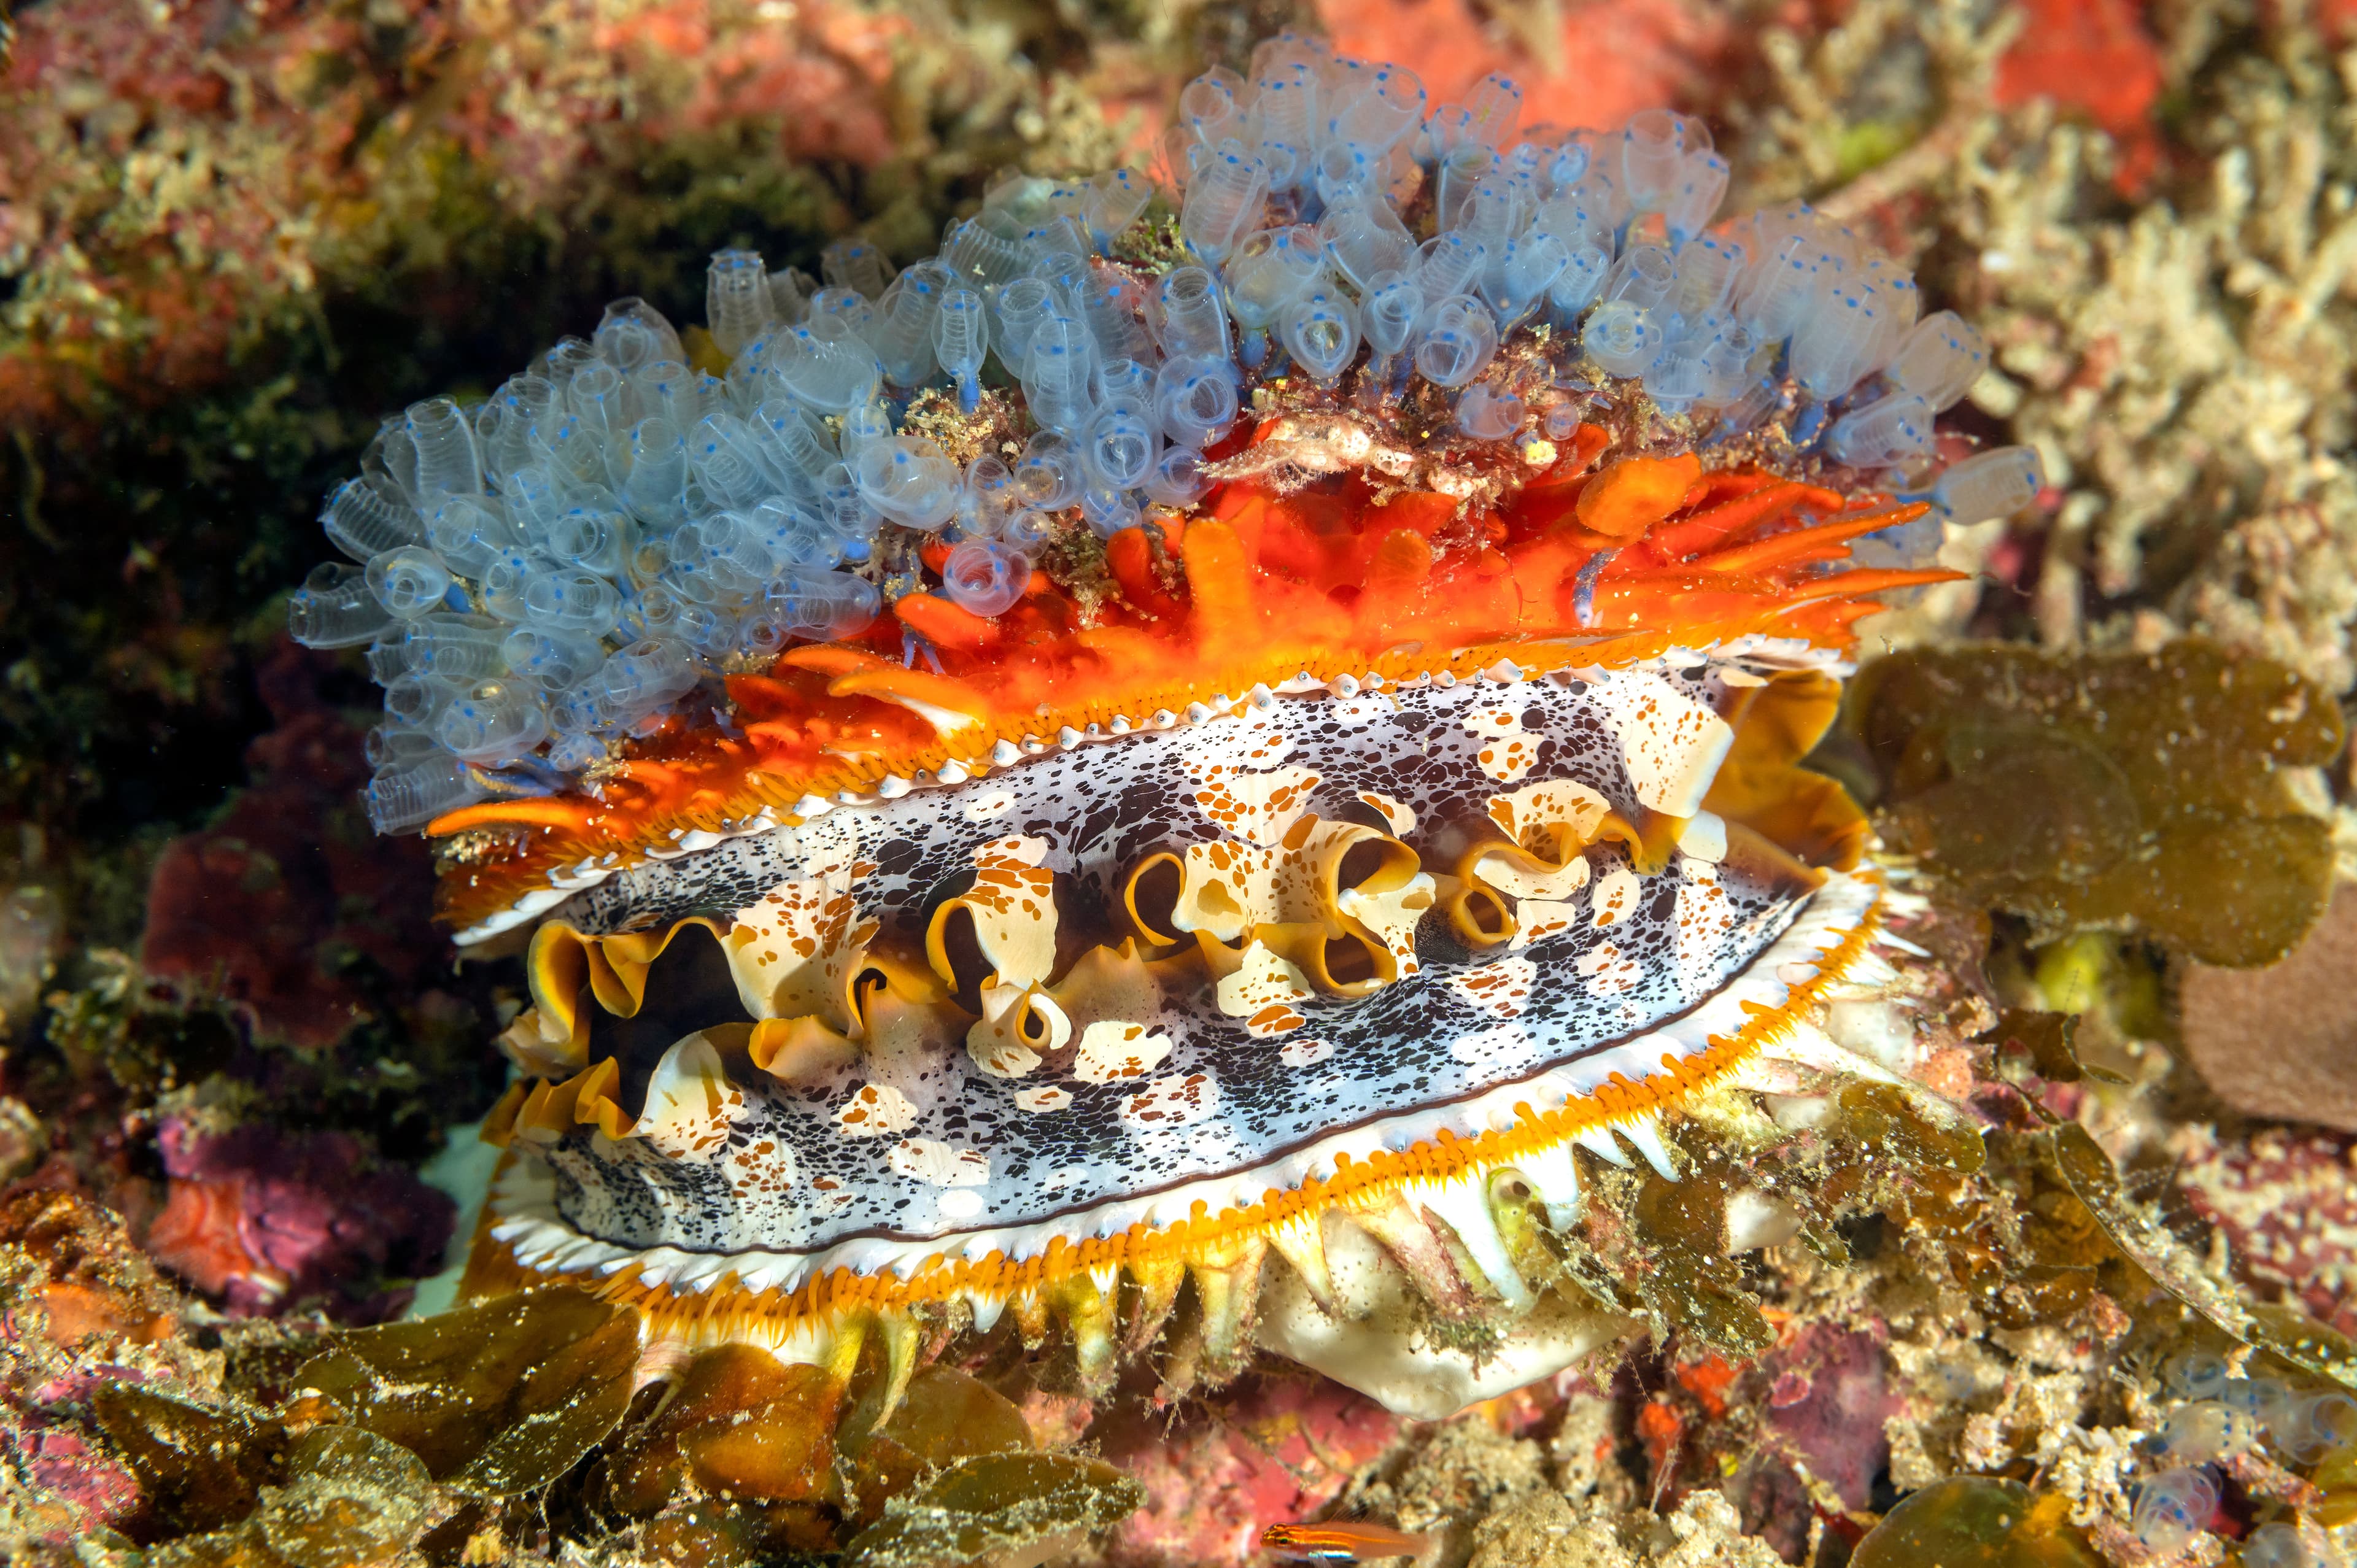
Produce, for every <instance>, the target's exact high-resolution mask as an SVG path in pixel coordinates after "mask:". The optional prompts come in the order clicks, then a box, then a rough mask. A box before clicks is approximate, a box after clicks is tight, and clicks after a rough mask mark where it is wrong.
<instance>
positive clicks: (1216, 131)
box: [1179, 66, 1245, 146]
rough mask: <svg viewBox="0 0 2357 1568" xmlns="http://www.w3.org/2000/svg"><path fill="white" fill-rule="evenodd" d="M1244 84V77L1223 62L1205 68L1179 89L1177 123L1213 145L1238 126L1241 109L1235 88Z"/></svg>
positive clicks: (1240, 120) (1240, 121)
mask: <svg viewBox="0 0 2357 1568" xmlns="http://www.w3.org/2000/svg"><path fill="white" fill-rule="evenodd" d="M1244 85H1245V83H1244V80H1243V77H1241V76H1238V75H1237V74H1236V73H1235V72H1234V71H1232V70H1228V69H1227V68H1226V67H1224V66H1215V67H1213V68H1212V69H1211V70H1207V71H1205V72H1204V73H1203V74H1202V75H1200V76H1199V77H1197V78H1195V79H1194V80H1193V81H1189V83H1188V84H1187V85H1186V86H1185V87H1183V88H1181V89H1179V122H1180V124H1184V125H1185V126H1186V127H1187V128H1188V129H1189V130H1190V131H1192V132H1194V134H1195V136H1196V139H1197V140H1199V141H1200V142H1202V143H1203V144H1204V145H1207V146H1211V145H1217V144H1218V143H1219V142H1220V140H1221V139H1222V138H1223V137H1225V136H1228V135H1231V134H1234V133H1235V132H1236V131H1237V130H1238V129H1239V128H1240V127H1241V123H1242V121H1243V107H1242V106H1241V105H1239V104H1238V103H1237V102H1236V92H1237V90H1238V89H1239V88H1242V87H1243V86H1244Z"/></svg>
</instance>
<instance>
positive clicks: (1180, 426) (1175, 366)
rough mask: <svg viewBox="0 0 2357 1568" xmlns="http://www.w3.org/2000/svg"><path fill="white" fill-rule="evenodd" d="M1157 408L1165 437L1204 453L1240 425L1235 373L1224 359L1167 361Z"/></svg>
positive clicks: (1157, 390) (1158, 388)
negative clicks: (1237, 423)
mask: <svg viewBox="0 0 2357 1568" xmlns="http://www.w3.org/2000/svg"><path fill="white" fill-rule="evenodd" d="M1154 407H1155V411H1156V413H1159V414H1160V415H1161V418H1162V430H1163V434H1164V435H1168V436H1169V437H1170V439H1171V440H1173V441H1176V442H1179V443H1180V444H1182V445H1184V446H1192V447H1194V448H1196V449H1197V450H1198V451H1200V450H1201V449H1202V448H1203V447H1205V446H1209V445H1211V443H1212V442H1214V441H1217V440H1218V439H1219V438H1220V437H1221V436H1222V435H1226V434H1227V433H1228V429H1229V427H1230V426H1231V425H1232V424H1235V422H1236V412H1237V403H1236V381H1235V371H1234V370H1233V368H1232V367H1231V366H1230V365H1229V363H1228V361H1227V360H1224V359H1220V360H1209V359H1200V360H1188V359H1174V360H1166V361H1165V362H1164V364H1163V366H1162V370H1161V372H1160V374H1159V375H1157V377H1156V378H1155V389H1154ZM1064 504H1067V505H1069V504H1070V503H1069V502H1066V503H1064Z"/></svg>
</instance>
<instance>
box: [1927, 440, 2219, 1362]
mask: <svg viewBox="0 0 2357 1568" xmlns="http://www.w3.org/2000/svg"><path fill="white" fill-rule="evenodd" d="M2007 450H2027V448H2007ZM1995 455H1996V454H1994V453H1985V454H1983V456H1995ZM1975 460H1977V459H1975ZM1962 467H1964V464H1962V463H1959V464H1957V465H1956V467H1953V468H1951V469H1949V470H1948V472H1949V473H1951V474H1953V473H1955V472H1956V471H1957V470H1958V469H1960V468H1962ZM1974 521H1978V520H1977V519H1975V520H1974ZM2232 1376H2233V1373H2232V1372H2231V1371H2230V1370H2229V1369H2227V1366H2226V1358H2225V1357H2223V1356H2221V1355H2219V1354H2218V1353H2217V1352H2216V1351H2214V1350H2188V1351H2186V1352H2185V1353H2184V1354H2183V1355H2181V1356H2179V1357H2177V1358H2175V1359H2172V1360H2171V1361H2170V1362H2169V1366H2168V1369H2167V1370H2166V1372H2165V1373H2164V1378H2165V1380H2166V1381H2167V1382H2168V1384H2169V1389H2170V1390H2171V1391H2173V1392H2175V1393H2178V1394H2180V1395H2182V1396H2184V1397H2185V1398H2186V1399H2189V1400H2214V1399H2216V1398H2217V1397H2218V1395H2219V1394H2220V1393H2221V1392H2222V1391H2224V1390H2225V1387H2226V1380H2227V1379H2228V1378H2230V1377H2232Z"/></svg>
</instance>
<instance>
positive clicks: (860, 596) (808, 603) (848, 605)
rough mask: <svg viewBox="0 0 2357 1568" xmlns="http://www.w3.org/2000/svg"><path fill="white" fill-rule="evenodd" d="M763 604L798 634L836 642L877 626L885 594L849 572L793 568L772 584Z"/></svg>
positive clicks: (815, 640)
mask: <svg viewBox="0 0 2357 1568" xmlns="http://www.w3.org/2000/svg"><path fill="white" fill-rule="evenodd" d="M762 603H763V606H764V607H765V608H766V609H767V610H768V612H769V613H770V615H772V616H774V617H775V618H777V619H778V620H779V622H780V624H782V625H784V626H786V627H788V628H791V630H792V631H793V633H794V635H795V636H797V637H804V638H808V639H811V640H812V641H813V642H834V641H836V640H839V639H843V638H846V637H856V636H857V635H858V634H859V633H861V632H863V631H866V629H867V628H869V627H870V626H872V625H874V624H875V621H876V617H877V612H878V611H879V610H881V609H882V607H883V596H882V595H881V594H879V593H877V589H876V585H875V584H873V583H870V582H868V581H866V579H865V578H861V577H854V576H852V575H849V574H848V573H844V572H805V571H793V572H788V573H785V574H783V575H780V577H779V578H778V579H777V581H775V582H773V583H771V584H770V588H769V592H768V594H767V595H766V596H764V597H763V600H762Z"/></svg>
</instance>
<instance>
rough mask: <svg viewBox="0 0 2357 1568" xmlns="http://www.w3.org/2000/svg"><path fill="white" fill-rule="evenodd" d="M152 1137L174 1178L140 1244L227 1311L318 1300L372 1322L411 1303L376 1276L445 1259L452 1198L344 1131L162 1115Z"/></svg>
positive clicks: (408, 1272)
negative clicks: (223, 1125) (381, 1159)
mask: <svg viewBox="0 0 2357 1568" xmlns="http://www.w3.org/2000/svg"><path fill="white" fill-rule="evenodd" d="M156 1143H157V1146H158V1147H159V1148H160V1150H161V1151H162V1153H163V1156H164V1168H165V1169H166V1171H167V1172H168V1173H169V1175H170V1176H171V1178H172V1181H171V1190H170V1194H169V1196H168V1197H167V1199H166V1202H165V1206H164V1210H163V1212H162V1213H161V1214H159V1215H157V1216H156V1221H155V1223H154V1225H153V1226H151V1227H150V1228H149V1230H148V1232H147V1251H148V1252H149V1253H150V1254H151V1255H152V1256H153V1257H154V1258H155V1259H156V1261H157V1262H160V1263H162V1264H164V1266H165V1267H167V1268H168V1269H171V1270H172V1271H174V1272H175V1273H178V1274H180V1275H182V1276H183V1277H184V1278H186V1279H187V1280H188V1282H189V1283H192V1284H194V1285H195V1286H196V1287H197V1288H198V1289H199V1290H201V1291H204V1292H205V1293H206V1294H209V1295H214V1296H219V1297H221V1298H222V1299H224V1300H225V1301H226V1303H227V1304H228V1305H229V1308H230V1310H231V1312H233V1313H236V1314H238V1315H240V1316H249V1315H258V1314H266V1313H269V1312H272V1311H275V1310H278V1309H280V1308H284V1307H287V1306H291V1305H298V1304H302V1303H305V1302H307V1301H310V1300H313V1299H314V1298H317V1297H321V1296H326V1297H327V1298H328V1301H327V1305H328V1309H329V1311H330V1312H331V1314H332V1315H333V1316H338V1317H340V1318H343V1319H345V1320H347V1321H353V1322H372V1321H375V1320H378V1319H381V1318H384V1317H389V1316H395V1315H397V1314H398V1313H399V1311H400V1310H401V1309H402V1308H403V1307H404V1305H407V1302H408V1297H409V1293H408V1291H407V1290H406V1289H405V1288H403V1287H400V1286H398V1285H393V1286H391V1287H386V1286H385V1284H384V1282H386V1281H399V1280H404V1279H412V1278H415V1277H417V1276H418V1275H421V1274H425V1273H432V1272H433V1271H434V1270H436V1269H437V1268H439V1267H440V1266H441V1262H442V1253H443V1251H444V1249H445V1248H446V1247H447V1246H448V1244H449V1240H450V1231H451V1226H452V1221H453V1219H454V1216H455V1214H456V1208H455V1206H454V1205H453V1204H452V1203H451V1201H450V1199H449V1198H448V1197H445V1196H444V1195H443V1194H441V1193H439V1192H436V1190H434V1189H433V1188H432V1187H427V1186H425V1184H424V1183H423V1182H420V1181H419V1180H418V1179H417V1178H416V1177H415V1176H412V1175H411V1174H410V1173H409V1172H408V1171H407V1170H406V1169H405V1168H403V1167H400V1166H396V1165H382V1164H379V1163H378V1162H375V1161H373V1160H371V1158H370V1156H369V1155H368V1152H367V1150H366V1147H365V1145H364V1144H361V1141H360V1140H359V1139H357V1138H354V1137H352V1136H350V1134H348V1133H287V1132H282V1131H280V1130H278V1129H276V1128H274V1127H270V1126H267V1125H264V1124H258V1123H250V1124H247V1125H244V1126H241V1127H236V1128H232V1129H231V1130H229V1131H227V1132H221V1133H204V1132H199V1131H198V1130H197V1129H196V1128H195V1127H193V1126H191V1125H190V1124H188V1122H183V1121H179V1120H177V1119H169V1120H167V1121H166V1122H165V1123H164V1126H163V1128H162V1130H161V1132H160V1133H159V1134H158V1136H157V1139H156ZM356 1286H357V1287H360V1288H359V1289H358V1291H357V1292H356V1290H355V1287H356Z"/></svg>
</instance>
